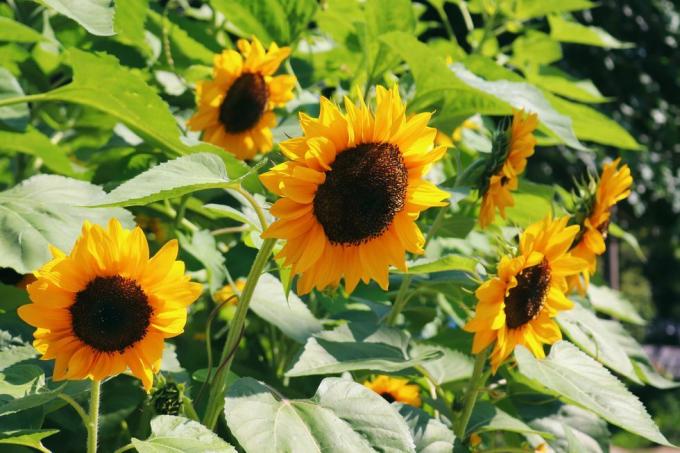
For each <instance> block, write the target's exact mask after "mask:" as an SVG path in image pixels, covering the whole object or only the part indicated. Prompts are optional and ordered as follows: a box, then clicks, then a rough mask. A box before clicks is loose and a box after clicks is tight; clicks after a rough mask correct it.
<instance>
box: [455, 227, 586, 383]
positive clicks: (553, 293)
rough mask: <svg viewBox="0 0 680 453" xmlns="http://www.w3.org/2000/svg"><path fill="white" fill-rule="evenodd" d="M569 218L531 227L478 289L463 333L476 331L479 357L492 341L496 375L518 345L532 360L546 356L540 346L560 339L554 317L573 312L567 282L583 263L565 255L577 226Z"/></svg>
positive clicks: (475, 339) (475, 344)
mask: <svg viewBox="0 0 680 453" xmlns="http://www.w3.org/2000/svg"><path fill="white" fill-rule="evenodd" d="M567 221H568V217H562V218H559V219H554V220H553V219H552V218H550V217H548V218H546V219H544V220H543V221H540V222H537V223H535V224H533V225H531V226H529V227H528V228H527V229H526V230H525V231H524V232H523V233H522V235H521V237H520V243H519V252H518V254H517V255H516V256H504V257H502V258H501V261H500V263H499V264H498V275H497V276H496V277H493V278H491V279H490V280H487V281H486V282H485V283H483V284H482V285H481V286H480V287H479V288H478V289H477V291H476V293H475V295H476V296H477V300H478V302H477V307H476V310H475V315H474V317H473V319H472V320H471V321H470V322H468V323H467V324H466V325H465V327H464V329H465V330H466V331H468V332H474V334H475V336H474V341H473V346H472V351H473V352H474V353H475V354H477V353H479V352H481V351H483V350H484V349H485V348H486V347H487V346H489V345H490V344H491V343H493V342H495V345H494V348H493V351H492V353H491V365H492V369H493V371H494V372H495V371H496V370H497V369H498V367H499V366H500V365H501V363H502V362H503V361H504V360H505V359H506V358H507V357H508V356H509V355H510V354H511V353H512V351H513V350H514V349H515V346H516V345H518V344H521V345H523V346H525V347H527V348H528V349H529V350H531V351H532V352H533V353H534V355H535V356H536V357H539V358H542V357H544V356H545V355H544V352H543V344H552V343H554V342H556V341H558V340H560V339H561V338H562V334H561V332H560V330H559V328H558V327H557V324H556V323H555V321H554V320H553V319H552V318H553V317H554V316H555V315H556V314H557V313H558V312H559V311H562V310H567V309H569V308H571V306H572V302H571V301H569V300H568V299H567V298H566V296H565V291H566V290H567V281H566V279H567V278H568V277H570V276H572V275H576V274H578V273H579V272H581V271H583V269H585V268H586V266H587V263H586V262H585V261H584V260H582V259H580V258H577V257H574V256H572V255H571V254H570V253H569V248H570V247H571V245H572V242H573V241H574V237H575V236H576V234H577V233H578V226H576V225H572V226H567Z"/></svg>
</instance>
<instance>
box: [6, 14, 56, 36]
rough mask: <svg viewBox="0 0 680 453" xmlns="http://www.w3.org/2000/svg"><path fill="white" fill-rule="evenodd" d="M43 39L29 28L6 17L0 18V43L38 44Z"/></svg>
mask: <svg viewBox="0 0 680 453" xmlns="http://www.w3.org/2000/svg"><path fill="white" fill-rule="evenodd" d="M43 39H45V38H44V37H43V35H41V34H40V33H38V32H37V31H35V30H33V29H32V28H31V27H27V26H26V25H24V24H22V23H19V22H16V21H14V20H12V19H10V18H8V17H4V16H0V41H10V42H38V41H42V40H43Z"/></svg>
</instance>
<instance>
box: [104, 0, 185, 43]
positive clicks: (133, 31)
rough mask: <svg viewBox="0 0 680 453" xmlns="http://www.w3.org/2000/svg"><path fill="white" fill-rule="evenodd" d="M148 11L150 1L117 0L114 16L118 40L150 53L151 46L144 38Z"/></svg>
mask: <svg viewBox="0 0 680 453" xmlns="http://www.w3.org/2000/svg"><path fill="white" fill-rule="evenodd" d="M147 11H149V0H116V14H115V16H114V28H115V30H116V33H117V36H116V38H117V39H118V40H120V41H121V42H123V43H125V44H130V45H133V46H136V47H138V48H139V49H142V50H143V51H145V52H149V51H150V49H149V45H148V44H147V42H146V37H145V36H144V35H145V33H144V32H145V29H144V22H146V13H147ZM173 31H174V27H173V28H171V29H170V33H172V32H173Z"/></svg>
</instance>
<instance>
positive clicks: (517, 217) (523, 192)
mask: <svg viewBox="0 0 680 453" xmlns="http://www.w3.org/2000/svg"><path fill="white" fill-rule="evenodd" d="M554 194H555V189H554V188H553V187H552V186H547V185H544V184H536V183H532V182H530V181H527V180H526V179H520V182H519V188H518V189H517V192H515V193H513V194H512V197H513V199H514V202H515V205H514V206H512V207H509V208H507V209H506V215H507V219H508V223H510V224H515V225H518V226H520V227H526V226H529V225H531V224H532V223H534V222H537V221H539V220H541V219H544V218H545V216H546V215H548V214H549V213H551V212H552V199H553V197H554Z"/></svg>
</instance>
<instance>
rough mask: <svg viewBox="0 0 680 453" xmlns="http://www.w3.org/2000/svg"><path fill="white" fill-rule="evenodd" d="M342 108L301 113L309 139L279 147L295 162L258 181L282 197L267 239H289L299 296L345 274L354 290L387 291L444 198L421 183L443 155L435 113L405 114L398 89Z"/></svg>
mask: <svg viewBox="0 0 680 453" xmlns="http://www.w3.org/2000/svg"><path fill="white" fill-rule="evenodd" d="M345 109H346V113H342V112H341V111H340V109H339V108H338V107H337V106H336V105H335V104H333V103H331V102H330V101H329V100H328V99H325V98H321V111H320V114H319V118H311V117H309V116H307V115H305V114H304V113H301V114H300V124H301V126H302V129H303V131H304V134H305V135H304V136H303V137H299V138H294V139H291V140H287V141H286V142H284V143H281V150H282V151H283V153H284V155H285V156H286V157H287V158H288V159H290V160H289V161H287V162H284V163H282V164H279V165H277V166H275V167H273V168H272V169H271V171H269V172H267V173H265V174H263V175H261V176H260V179H261V180H262V182H263V183H264V185H265V186H266V187H267V188H268V189H269V190H270V191H272V192H274V193H275V194H277V195H279V196H281V197H282V198H281V199H279V200H278V201H277V202H276V203H275V204H274V205H273V206H272V208H271V213H272V214H273V215H274V216H276V217H277V218H278V219H279V220H277V221H276V222H274V223H273V224H272V225H271V226H270V227H269V228H268V229H267V230H266V231H265V232H264V233H263V237H266V238H278V239H285V240H286V241H287V242H286V244H285V246H284V247H283V249H282V250H281V252H280V253H279V257H281V258H284V259H285V263H286V264H287V265H292V272H293V274H294V275H295V274H301V277H300V279H299V280H298V283H297V291H298V293H300V294H305V293H308V292H309V291H311V289H312V288H313V287H316V288H317V289H323V288H325V287H326V286H329V285H338V284H339V282H340V279H341V278H343V277H344V280H345V288H346V290H347V291H349V292H351V291H352V290H353V289H354V288H355V287H356V285H357V283H358V282H359V280H363V281H364V282H366V283H368V282H369V281H370V280H371V279H373V280H375V281H377V282H378V284H379V285H380V286H381V287H382V288H383V289H387V285H388V270H389V267H390V265H394V266H396V267H397V268H399V269H402V270H405V269H406V262H405V259H404V255H405V251H409V252H412V253H423V244H424V238H423V235H422V233H421V232H420V230H419V228H418V226H417V225H416V219H417V218H418V216H419V214H420V212H421V211H423V210H425V209H427V208H429V207H431V206H444V205H446V202H445V201H444V200H446V199H447V198H448V194H447V193H446V192H443V191H441V190H439V189H438V188H437V187H436V186H435V185H434V184H432V183H430V182H428V181H425V180H424V179H423V176H424V175H425V173H426V172H427V171H428V169H429V168H430V166H431V165H432V163H433V162H434V161H436V160H438V159H440V158H441V157H442V156H443V155H444V153H445V152H446V148H445V147H444V146H440V147H434V145H433V142H434V137H435V135H436V133H437V131H436V130H435V129H433V128H430V127H427V123H428V121H429V120H430V116H431V114H430V113H420V114H416V115H413V116H411V117H409V118H407V117H406V113H405V105H404V103H403V102H402V101H401V98H400V96H399V90H398V88H397V87H396V86H395V87H394V88H392V89H391V90H387V89H385V88H383V87H377V106H376V110H375V113H373V112H372V111H371V110H369V108H368V107H367V106H366V104H365V103H364V101H363V99H362V100H360V102H359V104H358V105H355V104H353V103H352V102H351V101H350V100H349V99H347V98H345Z"/></svg>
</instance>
